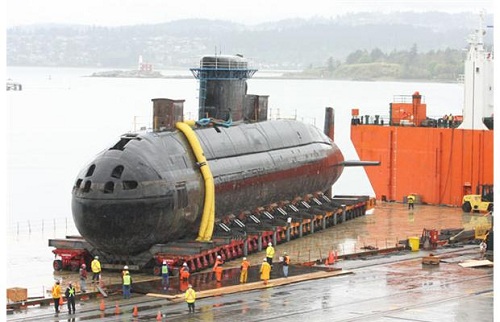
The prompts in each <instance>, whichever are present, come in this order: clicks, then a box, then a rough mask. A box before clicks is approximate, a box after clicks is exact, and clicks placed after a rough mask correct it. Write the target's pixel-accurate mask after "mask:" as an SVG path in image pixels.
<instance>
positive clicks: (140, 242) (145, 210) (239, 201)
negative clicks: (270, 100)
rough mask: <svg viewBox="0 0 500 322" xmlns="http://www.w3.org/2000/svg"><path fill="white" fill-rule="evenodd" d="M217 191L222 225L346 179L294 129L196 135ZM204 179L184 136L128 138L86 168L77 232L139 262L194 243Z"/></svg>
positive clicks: (303, 131) (331, 151)
mask: <svg viewBox="0 0 500 322" xmlns="http://www.w3.org/2000/svg"><path fill="white" fill-rule="evenodd" d="M195 133H196V135H197V137H198V140H199V141H200V144H201V146H202V149H203V151H204V155H205V157H206V160H207V163H208V165H209V167H210V170H211V172H212V174H213V179H214V184H215V215H216V218H220V217H222V216H225V215H228V214H238V213H240V212H241V211H245V210H254V209H256V208H257V207H261V206H266V205H268V204H270V203H273V202H279V201H282V200H291V199H293V198H295V197H297V196H303V195H305V194H307V193H313V192H318V191H321V192H323V191H326V190H327V189H329V188H330V187H331V186H332V185H333V184H334V183H335V182H336V181H337V179H338V178H339V176H340V175H341V173H342V170H343V165H342V162H343V160H344V159H343V156H342V153H341V151H340V150H339V149H338V147H337V146H336V145H335V144H334V143H333V142H332V141H331V140H330V138H328V137H327V136H326V135H325V134H323V133H322V132H321V131H320V130H318V129H317V128H316V127H314V126H312V125H309V124H304V123H302V122H298V121H292V120H278V121H265V122H259V123H255V124H241V125H238V126H234V127H230V128H218V129H215V128H206V129H198V130H196V131H195ZM204 190H205V188H204V179H203V177H202V175H201V173H200V169H199V166H198V165H197V163H196V159H195V157H194V155H193V153H192V151H191V148H190V146H189V143H188V141H187V140H186V138H185V137H184V135H183V134H182V133H181V132H179V131H170V132H159V133H154V132H152V133H141V134H133V135H125V136H122V138H121V139H120V141H119V142H117V144H115V145H114V146H112V147H111V148H109V149H107V150H105V151H103V152H101V153H100V154H99V155H98V156H97V157H96V159H95V160H94V161H93V162H91V163H90V164H89V165H88V166H86V167H85V168H84V169H82V171H81V172H80V174H79V175H78V177H77V179H76V183H75V186H74V188H73V198H72V211H73V218H74V221H75V224H76V227H77V229H78V230H79V232H80V234H81V235H82V237H84V238H85V239H86V240H87V241H88V242H89V243H90V244H91V245H92V246H94V247H95V248H97V249H99V250H100V251H102V252H107V253H110V254H116V255H134V254H138V253H140V252H143V251H147V250H149V249H150V248H151V247H152V246H153V245H155V244H163V243H167V242H170V241H175V240H178V239H181V238H195V237H196V235H197V232H198V229H199V223H200V220H201V213H202V212H203V204H204V195H205V191H204Z"/></svg>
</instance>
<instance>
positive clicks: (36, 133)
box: [5, 67, 463, 295]
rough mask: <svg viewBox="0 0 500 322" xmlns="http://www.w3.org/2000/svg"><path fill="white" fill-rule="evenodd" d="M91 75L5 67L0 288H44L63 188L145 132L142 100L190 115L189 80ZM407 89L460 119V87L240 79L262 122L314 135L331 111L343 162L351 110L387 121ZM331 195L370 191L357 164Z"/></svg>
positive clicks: (60, 229) (147, 115)
mask: <svg viewBox="0 0 500 322" xmlns="http://www.w3.org/2000/svg"><path fill="white" fill-rule="evenodd" d="M96 71H98V70H95V69H92V70H90V69H71V68H28V67H8V68H7V72H6V74H7V75H6V76H7V78H10V79H12V80H14V81H17V82H20V83H22V85H23V90H22V91H17V92H14V91H9V92H7V93H6V106H5V108H6V109H7V117H8V118H9V120H8V123H9V129H8V139H7V141H8V159H7V176H8V187H7V203H8V211H7V212H8V213H7V222H8V224H7V232H8V234H7V257H8V261H7V273H8V274H7V287H14V286H23V287H28V288H29V289H30V290H33V291H34V292H35V293H40V292H42V289H43V285H48V287H50V285H51V284H52V280H49V281H44V282H41V281H40V279H41V277H40V276H46V277H47V276H48V277H51V276H52V266H51V263H52V260H53V255H52V252H51V248H50V247H48V241H47V240H48V238H62V237H64V236H65V235H67V234H75V233H77V230H76V229H75V227H74V224H73V220H72V215H71V188H72V186H73V183H74V180H75V179H76V175H77V174H78V172H79V170H80V169H81V168H82V167H83V166H85V165H86V164H87V162H89V161H91V160H92V159H93V157H94V156H95V155H96V154H97V153H99V152H100V151H101V150H103V149H105V148H107V147H108V146H109V145H111V144H114V143H115V142H116V141H117V140H118V138H119V136H120V135H121V134H123V133H126V132H128V131H131V130H134V129H139V128H140V127H141V126H150V124H151V121H150V120H151V118H152V116H151V115H152V106H153V105H152V102H151V99H153V98H160V97H161V98H171V99H185V104H184V111H185V115H186V118H195V117H197V108H198V86H199V84H198V82H197V80H196V79H194V78H192V79H122V78H94V77H86V76H89V75H91V74H92V73H94V72H96ZM168 74H182V75H188V74H189V73H188V72H187V71H169V72H168ZM263 74H265V73H263ZM268 75H270V74H268ZM256 76H259V72H257V74H256ZM415 91H419V92H420V93H421V94H422V95H423V96H424V99H425V102H426V103H427V111H428V114H429V115H431V116H441V115H443V114H445V113H446V114H448V113H452V114H454V115H455V114H461V110H462V104H463V88H462V85H461V84H454V83H450V84H444V83H417V82H349V81H332V80H277V79H270V78H254V79H251V80H249V81H248V93H249V94H259V95H269V109H270V114H271V115H270V117H272V118H275V117H278V116H279V117H296V118H297V119H299V120H302V121H304V122H307V123H313V124H315V125H316V126H318V127H319V128H320V129H322V128H323V122H324V112H325V107H333V108H334V109H335V116H336V117H335V119H336V124H335V141H336V143H337V145H339V147H340V148H341V150H342V151H343V153H344V158H345V159H346V160H354V159H358V157H357V154H356V152H355V150H354V147H353V146H352V144H351V142H350V140H349V134H350V133H349V125H350V119H351V116H350V115H351V114H350V113H351V109H352V108H358V109H360V112H361V114H362V115H363V114H371V115H375V114H379V115H387V114H388V111H389V103H390V102H392V100H393V97H394V96H396V95H411V94H412V93H414V92H415ZM333 189H334V193H336V194H356V195H360V194H366V195H374V193H373V190H372V188H371V185H370V183H369V181H368V179H367V177H366V174H365V172H364V170H363V169H361V168H360V169H355V168H351V169H345V170H344V173H343V175H342V177H341V179H340V180H339V181H338V182H337V183H336V184H335V185H334V187H333ZM33 262H35V263H36V265H35V266H33ZM35 267H36V268H35ZM34 269H36V270H40V272H37V274H36V276H33V275H34V274H32V271H33V270H34ZM31 293H33V292H31ZM31 293H30V295H31Z"/></svg>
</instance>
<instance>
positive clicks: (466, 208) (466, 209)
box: [462, 201, 472, 212]
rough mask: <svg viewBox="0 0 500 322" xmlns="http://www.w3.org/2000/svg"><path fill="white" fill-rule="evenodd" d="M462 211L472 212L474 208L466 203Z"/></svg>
mask: <svg viewBox="0 0 500 322" xmlns="http://www.w3.org/2000/svg"><path fill="white" fill-rule="evenodd" d="M462 210H463V211H464V212H471V210H472V206H471V205H470V202H468V201H466V202H464V203H463V205H462Z"/></svg>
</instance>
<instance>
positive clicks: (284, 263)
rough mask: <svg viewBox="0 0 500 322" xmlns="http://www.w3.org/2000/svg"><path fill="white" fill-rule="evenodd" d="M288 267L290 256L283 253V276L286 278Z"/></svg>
mask: <svg viewBox="0 0 500 322" xmlns="http://www.w3.org/2000/svg"><path fill="white" fill-rule="evenodd" d="M288 265H290V256H288V254H287V252H283V276H285V277H288Z"/></svg>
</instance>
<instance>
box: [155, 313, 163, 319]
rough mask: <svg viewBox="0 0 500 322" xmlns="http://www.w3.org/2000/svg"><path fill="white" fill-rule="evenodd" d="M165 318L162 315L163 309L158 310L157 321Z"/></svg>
mask: <svg viewBox="0 0 500 322" xmlns="http://www.w3.org/2000/svg"><path fill="white" fill-rule="evenodd" d="M162 319H163V318H162V316H161V311H158V314H157V315H156V321H161V320H162Z"/></svg>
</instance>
